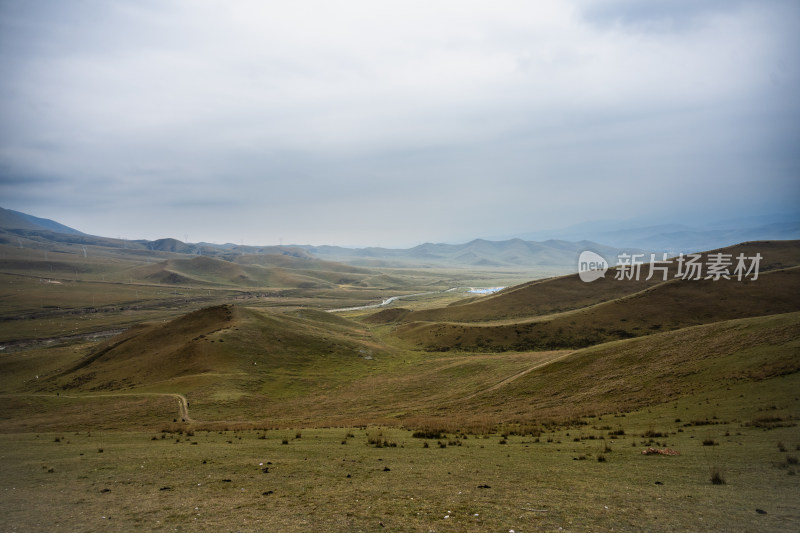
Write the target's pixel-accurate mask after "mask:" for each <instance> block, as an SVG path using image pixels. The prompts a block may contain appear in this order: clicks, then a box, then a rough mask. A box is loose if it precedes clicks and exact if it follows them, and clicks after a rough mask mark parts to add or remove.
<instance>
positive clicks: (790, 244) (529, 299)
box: [404, 241, 800, 322]
mask: <svg viewBox="0 0 800 533" xmlns="http://www.w3.org/2000/svg"><path fill="white" fill-rule="evenodd" d="M711 253H723V254H730V255H731V256H732V257H733V258H735V257H736V256H738V255H739V254H744V255H745V256H746V257H753V256H755V255H756V254H757V253H760V254H761V256H762V257H763V259H762V261H761V265H760V271H761V272H769V271H771V270H777V269H784V268H789V267H793V266H798V265H800V241H759V242H750V243H743V244H738V245H736V246H730V247H727V248H722V249H719V250H713V251H709V252H705V253H703V254H701V256H702V262H704V263H705V262H706V261H707V260H708V255H709V254H711ZM657 259H660V258H657ZM576 260H577V256H576ZM644 260H645V261H649V256H647V257H645V258H644ZM734 262H735V261H734ZM641 272H642V275H641V276H640V279H639V280H615V279H614V278H615V269H611V270H609V271H608V272H607V273H606V276H605V278H601V279H598V280H596V281H594V282H592V283H584V282H582V281H581V280H580V278H579V277H578V276H577V275H570V276H562V277H557V278H549V279H544V280H535V281H531V282H529V283H524V284H521V285H517V286H515V287H510V288H508V289H506V290H504V291H502V292H501V293H498V294H496V295H493V296H488V297H484V298H476V299H474V300H473V301H471V302H464V303H459V304H456V305H451V306H449V307H446V308H441V309H429V310H425V311H419V312H415V313H412V314H409V315H407V316H405V317H404V320H405V321H406V322H412V321H428V322H435V321H451V322H486V321H492V320H503V319H517V318H522V317H534V316H542V315H547V314H551V313H559V312H562V311H569V310H572V309H579V308H582V307H587V306H590V305H594V304H598V303H601V302H606V301H609V300H613V299H616V298H620V297H623V296H626V295H629V294H634V293H637V292H640V291H642V290H644V289H646V288H649V287H654V286H656V285H658V284H659V283H662V282H663V281H661V279H662V278H659V277H658V274H657V275H656V276H654V277H653V278H652V279H651V280H650V281H647V280H646V279H645V278H646V277H647V275H648V273H649V271H648V268H647V267H646V266H644V267H642V271H641ZM676 273H677V263H676V262H675V261H672V263H671V264H670V269H669V278H670V279H673V278H674V277H675V275H676Z"/></svg>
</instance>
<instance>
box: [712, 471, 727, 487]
mask: <svg viewBox="0 0 800 533" xmlns="http://www.w3.org/2000/svg"><path fill="white" fill-rule="evenodd" d="M711 483H712V484H714V485H725V483H726V481H725V476H723V475H722V472H721V471H720V469H719V468H717V467H714V468H712V469H711Z"/></svg>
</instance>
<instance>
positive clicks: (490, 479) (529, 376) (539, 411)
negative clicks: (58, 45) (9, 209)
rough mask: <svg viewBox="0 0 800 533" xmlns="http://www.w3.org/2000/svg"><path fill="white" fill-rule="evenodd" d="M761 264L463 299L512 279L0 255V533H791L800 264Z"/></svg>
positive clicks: (278, 264)
mask: <svg viewBox="0 0 800 533" xmlns="http://www.w3.org/2000/svg"><path fill="white" fill-rule="evenodd" d="M26 244H27V243H26ZM758 246H759V245H758V243H754V244H748V245H745V246H744V247H743V248H742V249H743V250H745V251H746V253H748V254H750V252H751V251H752V250H755V249H756V248H758ZM764 246H765V247H764V248H763V250H765V251H772V252H774V253H773V254H772V255H769V256H768V262H767V261H765V265H764V269H763V272H762V276H761V277H760V278H759V280H757V281H752V282H746V283H745V282H741V283H739V282H731V283H729V284H728V285H723V284H721V283H713V282H709V283H703V282H677V281H673V282H666V283H649V284H638V285H637V284H635V283H632V284H631V285H630V286H625V288H624V289H620V287H622V286H621V285H619V284H616V285H615V284H613V283H606V284H604V283H603V282H602V281H601V282H598V283H597V284H592V285H586V284H583V283H582V282H578V283H576V281H575V279H574V277H573V278H570V277H562V278H555V279H552V280H548V281H536V282H531V283H526V284H523V285H520V286H516V287H513V288H510V289H507V290H506V291H503V292H502V293H500V294H498V295H496V296H483V297H474V296H470V295H468V294H467V293H466V292H465V291H464V290H457V291H449V292H445V291H446V290H447V289H449V288H452V287H457V286H464V285H467V286H468V285H472V284H481V283H474V282H475V281H479V282H484V283H482V284H484V285H501V284H504V283H502V282H503V281H508V280H509V279H510V278H509V277H506V276H512V277H513V275H512V274H510V273H509V272H505V271H504V272H500V271H495V272H490V271H483V272H478V273H475V272H471V273H468V272H464V271H457V270H454V271H444V270H424V269H422V270H414V269H411V268H408V269H397V268H393V269H384V270H381V269H367V268H363V267H359V268H354V267H348V266H347V265H340V264H334V263H331V262H315V261H313V260H311V259H309V258H308V257H283V256H275V257H265V256H263V255H254V256H253V258H248V257H247V256H242V255H241V254H239V255H237V256H236V257H238V259H236V258H235V257H232V258H231V259H232V260H230V261H228V260H225V259H224V258H201V259H200V260H199V261H198V258H197V257H192V256H188V257H187V256H186V255H185V254H183V255H182V254H175V253H172V252H160V251H159V252H156V251H147V250H138V251H137V254H139V255H136V256H135V257H132V256H131V255H130V254H126V253H125V252H124V251H120V250H118V249H113V250H106V251H103V250H100V249H99V247H98V250H96V251H95V254H96V255H97V256H98V257H100V259H98V260H97V261H96V262H93V261H91V260H89V259H90V256H91V254H89V253H86V254H84V253H83V252H82V251H81V252H80V253H73V254H72V255H71V256H69V257H67V256H65V257H64V258H60V259H59V262H60V263H63V264H68V265H72V266H69V267H68V268H67V267H63V268H62V267H58V268H55V266H54V268H53V271H52V276H45V275H46V274H47V273H48V271H49V266H50V265H48V262H49V261H51V260H53V254H54V253H55V252H53V251H52V250H51V251H50V252H49V253H48V256H47V258H44V254H41V255H42V258H38V259H37V258H35V257H30V256H28V257H27V258H26V256H25V254H30V253H31V252H30V251H25V250H24V249H23V250H22V251H19V249H16V251H15V250H11V251H12V252H13V254H17V255H14V256H13V257H11V258H9V257H8V256H4V258H5V259H8V261H7V262H6V263H4V265H5V267H6V268H4V271H3V272H4V273H3V274H0V282H3V285H2V286H3V287H4V289H3V291H2V292H1V293H0V296H2V298H0V318H2V319H3V322H0V326H2V328H0V342H1V343H3V349H2V351H1V352H0V446H2V450H3V452H2V454H0V472H2V473H3V474H4V475H3V476H2V477H1V478H0V479H2V481H0V491H2V494H3V496H4V498H3V500H2V503H0V528H2V529H4V530H9V531H13V530H30V531H52V530H59V529H63V530H70V531H72V530H78V531H83V530H85V531H95V530H109V531H117V530H118V531H129V530H132V529H152V530H167V529H169V530H217V529H221V530H237V531H262V530H282V531H300V530H303V531H305V530H309V529H312V530H320V531H377V530H381V531H383V530H388V531H431V530H434V531H509V530H514V531H515V532H519V531H532V530H558V529H559V528H563V529H564V530H578V531H596V530H612V529H614V530H619V529H623V530H625V529H628V530H630V529H635V530H641V529H644V530H651V531H676V530H740V529H743V530H753V531H762V530H770V531H796V530H797V528H798V527H800V505H798V503H797V502H798V498H797V496H798V494H800V482H799V481H798V476H797V475H796V474H797V471H798V470H800V466H798V464H797V463H798V459H797V457H798V456H799V455H800V430H798V425H797V424H798V422H800V396H799V395H798V392H797V391H798V390H800V310H798V309H800V307H798V305H800V302H798V297H797V294H800V291H798V290H796V289H797V287H796V286H795V285H796V283H797V280H798V276H797V273H798V267H797V265H798V264H800V260H798V258H797V257H796V256H797V251H796V248H797V245H796V243H788V244H787V243H784V244H781V243H778V244H775V243H767V244H765V245H764ZM40 253H41V251H37V252H36V254H40ZM65 253H66V252H65ZM13 254H12V255H13ZM153 254H155V255H153ZM765 255H766V253H765ZM23 260H24V261H23ZM25 261H28V262H25ZM75 265H83V266H82V267H81V268H82V270H77V269H75ZM59 269H60V272H61V273H60V274H58V273H57V272H56V271H57V270H59ZM275 269H285V271H286V272H288V273H289V274H287V276H288V277H287V276H284V275H283V273H282V272H281V271H279V270H275ZM70 271H71V272H72V274H70ZM133 273H135V275H132V274H133ZM154 273H155V277H151V276H152V275H153V274H154ZM165 273H166V274H165ZM171 274H176V275H179V276H181V277H180V278H177V277H176V278H172V277H169V276H170V275H171ZM165 275H166V276H167V277H163V276H165ZM70 276H71V279H70ZM125 276H127V277H128V279H127V280H126V279H125ZM287 279H288V280H293V281H291V282H287V281H286V280H287ZM309 279H313V280H314V283H313V285H308V286H302V287H301V286H300V283H303V282H305V281H308V280H309ZM298 280H301V282H300V283H295V282H297V281H298ZM493 282H496V283H493ZM582 291H583V292H582ZM415 292H420V293H425V294H424V295H423V296H419V297H414V298H410V299H408V300H400V301H398V302H397V305H396V306H395V307H392V308H389V309H385V310H380V311H375V310H361V311H353V312H348V313H329V312H326V311H325V310H326V309H334V308H340V307H348V306H357V305H363V304H364V303H373V302H375V301H380V300H381V299H383V298H386V297H388V296H392V295H396V294H402V293H406V294H410V293H415ZM90 298H91V300H90ZM401 306H402V307H401ZM655 324H659V327H654V325H655ZM529 326H533V327H530V329H528V330H526V329H525V328H528V327H529ZM515 330H519V331H520V332H522V333H521V334H520V333H516V332H515V333H513V334H512V332H514V331H515ZM476 332H479V333H476ZM620 332H622V333H620ZM589 334H591V338H590V342H578V340H579V339H581V338H583V339H585V338H587V335H589ZM470 335H473V337H470ZM513 335H517V337H514V336H513ZM520 339H523V340H524V339H528V340H531V339H539V340H540V341H541V342H540V344H535V343H533V344H530V343H529V344H525V345H523V344H520ZM542 339H543V340H542ZM553 340H560V342H557V343H553V342H551V341H553ZM444 348H446V349H444ZM415 433H417V435H418V436H416V437H415V436H414V434H415ZM648 448H653V449H660V450H663V449H671V450H675V451H677V452H678V455H659V454H654V455H644V454H643V453H642V452H643V451H644V450H647V449H648Z"/></svg>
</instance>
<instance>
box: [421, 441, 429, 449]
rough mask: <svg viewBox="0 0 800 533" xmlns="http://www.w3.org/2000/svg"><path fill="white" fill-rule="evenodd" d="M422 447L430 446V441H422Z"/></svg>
mask: <svg viewBox="0 0 800 533" xmlns="http://www.w3.org/2000/svg"><path fill="white" fill-rule="evenodd" d="M422 447H423V448H430V446H428V441H425V442H423V443H422Z"/></svg>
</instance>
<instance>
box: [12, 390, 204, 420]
mask: <svg viewBox="0 0 800 533" xmlns="http://www.w3.org/2000/svg"><path fill="white" fill-rule="evenodd" d="M0 396H38V397H47V398H52V397H53V395H52V394H41V393H40V394H3V395H0ZM120 396H169V397H170V398H175V399H176V400H177V401H178V416H179V418H181V420H182V421H184V422H197V420H194V419H192V418H191V417H190V416H189V400H187V399H186V396H184V395H183V394H177V393H171V392H119V393H115V394H80V395H71V394H59V395H58V397H59V398H71V399H76V398H119V397H120Z"/></svg>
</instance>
